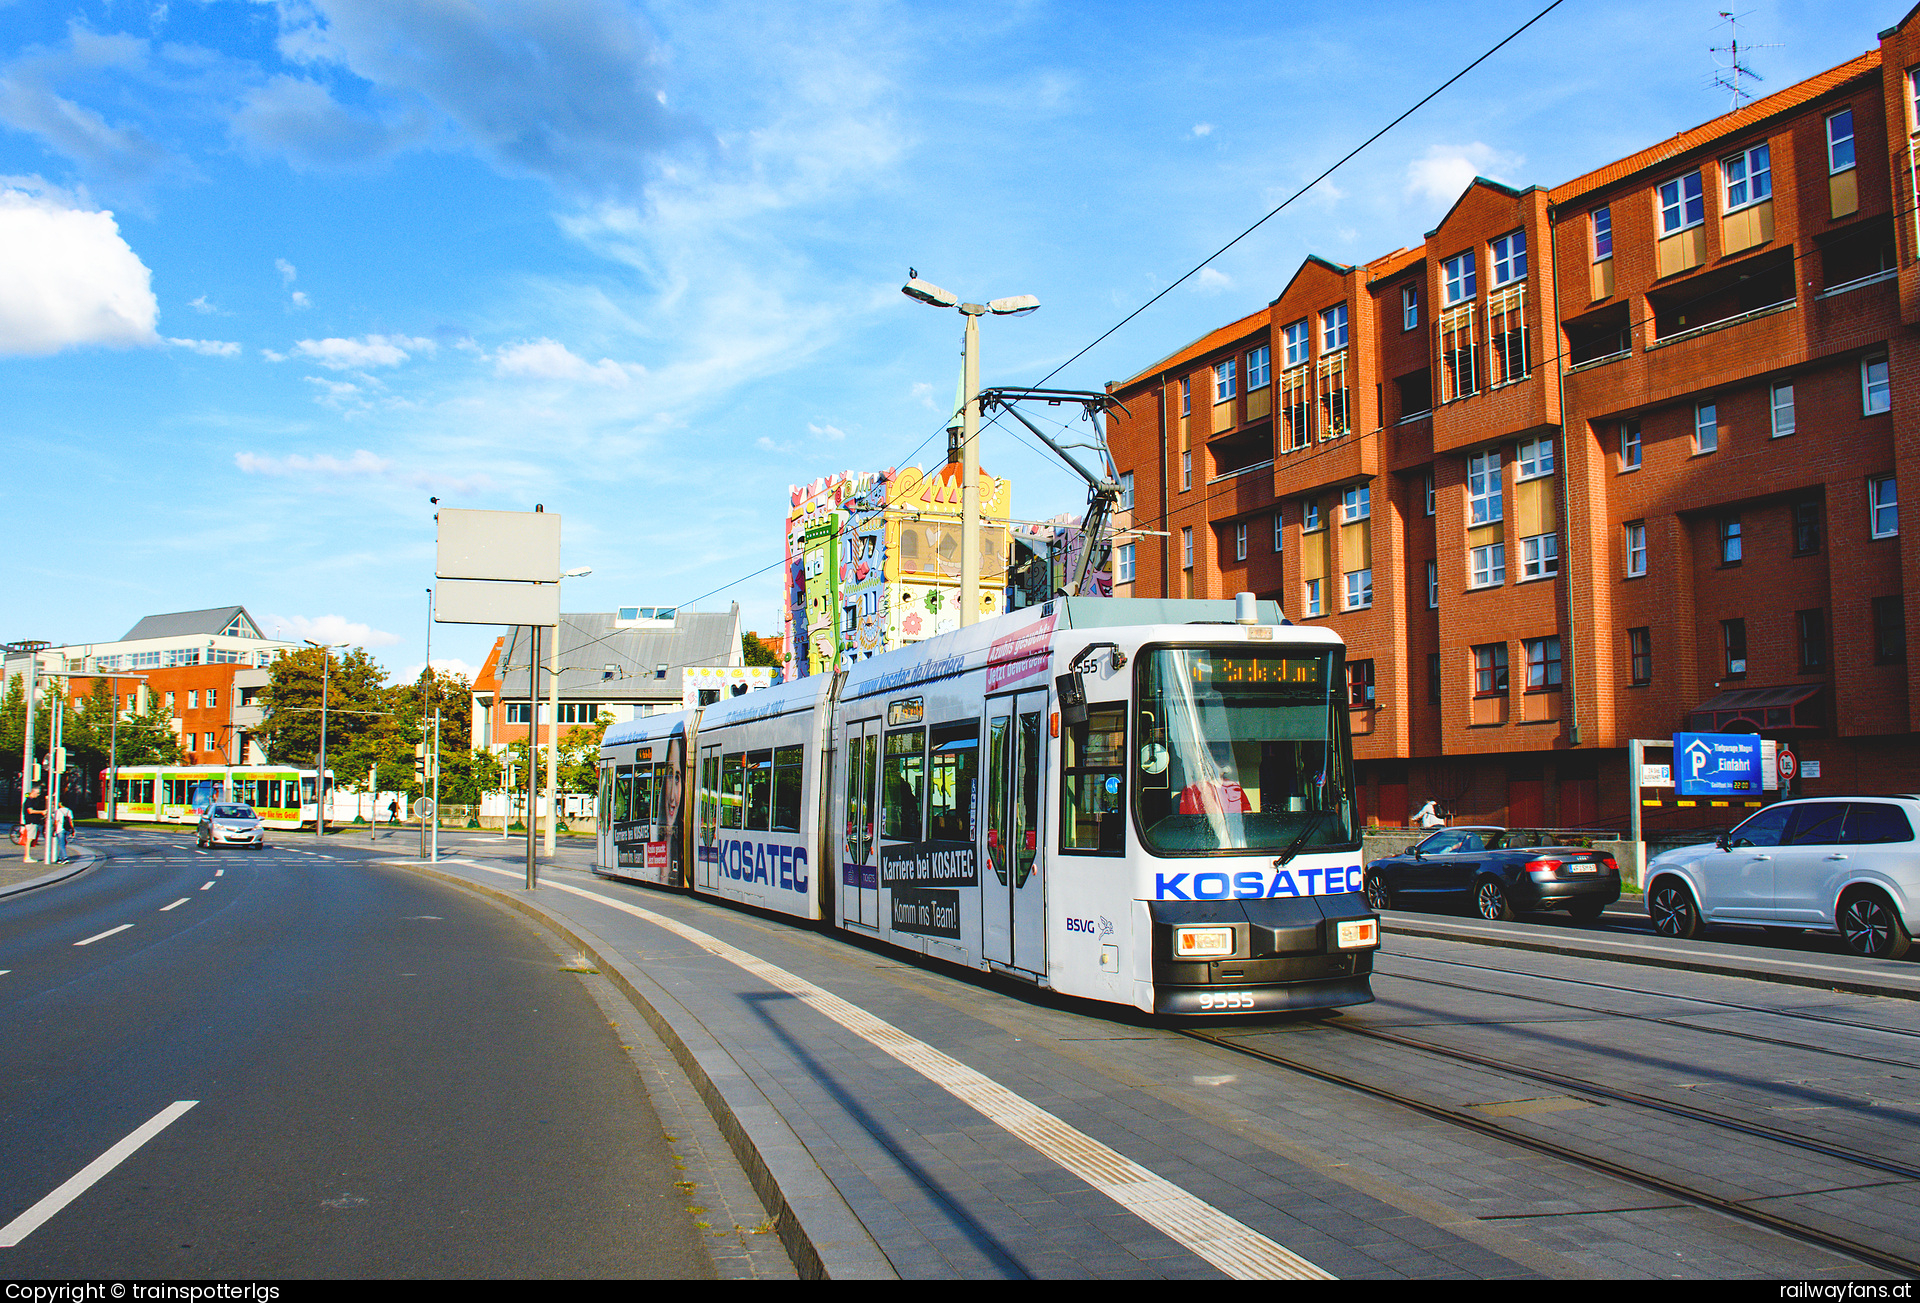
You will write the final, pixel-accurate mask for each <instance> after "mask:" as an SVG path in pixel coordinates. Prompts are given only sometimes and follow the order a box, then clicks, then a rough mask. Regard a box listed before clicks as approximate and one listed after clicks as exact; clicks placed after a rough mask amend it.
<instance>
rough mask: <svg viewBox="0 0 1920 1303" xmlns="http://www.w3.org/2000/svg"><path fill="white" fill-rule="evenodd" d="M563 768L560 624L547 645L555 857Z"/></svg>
mask: <svg viewBox="0 0 1920 1303" xmlns="http://www.w3.org/2000/svg"><path fill="white" fill-rule="evenodd" d="M559 769H560V626H559V625H557V624H556V625H554V626H553V637H552V638H551V639H549V640H548V646H547V836H546V849H547V858H548V859H552V858H553V849H554V838H555V837H556V836H557V835H558V831H559V827H560V817H559V809H558V807H557V806H556V805H555V804H554V802H555V801H557V800H558V799H559V797H558V793H557V788H558V781H557V780H558V775H559Z"/></svg>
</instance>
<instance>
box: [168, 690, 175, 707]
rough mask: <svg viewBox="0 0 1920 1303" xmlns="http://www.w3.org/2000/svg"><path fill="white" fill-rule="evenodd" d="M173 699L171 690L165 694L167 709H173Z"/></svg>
mask: <svg viewBox="0 0 1920 1303" xmlns="http://www.w3.org/2000/svg"><path fill="white" fill-rule="evenodd" d="M174 700H175V698H174V695H173V693H171V692H169V693H168V694H167V709H168V710H172V709H173V703H174Z"/></svg>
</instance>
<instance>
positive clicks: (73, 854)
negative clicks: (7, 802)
mask: <svg viewBox="0 0 1920 1303" xmlns="http://www.w3.org/2000/svg"><path fill="white" fill-rule="evenodd" d="M5 849H7V850H9V851H12V852H15V853H14V854H10V855H7V856H5V857H4V858H0V897H5V896H11V895H13V894H15V893H16V892H21V891H31V890H33V889H34V888H35V887H45V886H51V885H52V884H53V883H56V882H63V881H65V880H66V879H68V878H71V877H73V876H74V875H75V874H76V873H84V872H86V871H87V870H88V869H90V868H92V867H93V866H94V862H95V861H96V860H98V859H99V856H98V855H97V854H95V853H94V852H93V851H91V850H88V849H86V848H85V847H83V846H81V845H80V841H79V838H78V837H77V836H75V837H69V838H67V858H66V860H65V861H64V862H63V863H60V864H42V863H40V860H39V855H40V848H39V847H38V846H36V847H34V848H33V853H34V860H33V862H32V863H30V864H23V863H21V861H20V857H19V854H18V851H19V849H20V848H19V847H17V846H15V845H14V844H13V843H12V842H7V843H5Z"/></svg>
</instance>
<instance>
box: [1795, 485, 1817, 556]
mask: <svg viewBox="0 0 1920 1303" xmlns="http://www.w3.org/2000/svg"><path fill="white" fill-rule="evenodd" d="M1819 550H1820V504H1819V503H1818V502H1817V501H1815V500H1813V499H1811V498H1809V499H1807V500H1806V501H1805V502H1796V503H1794V504H1793V554H1794V555H1795V556H1812V555H1813V554H1814V553H1815V552H1818V551H1819Z"/></svg>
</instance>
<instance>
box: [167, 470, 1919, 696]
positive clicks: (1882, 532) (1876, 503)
mask: <svg viewBox="0 0 1920 1303" xmlns="http://www.w3.org/2000/svg"><path fill="white" fill-rule="evenodd" d="M1867 518H1868V520H1869V521H1870V522H1871V523H1872V526H1873V536H1874V537H1875V538H1892V537H1893V536H1894V535H1895V534H1898V533H1899V532H1900V498H1899V495H1898V493H1897V491H1896V490H1895V488H1894V482H1893V476H1891V475H1876V476H1874V477H1873V478H1872V479H1870V480H1868V481H1867ZM167 695H168V696H169V697H171V696H172V695H173V694H172V693H171V692H169V693H168V694H167ZM167 704H168V705H172V704H173V703H172V702H171V701H169V702H168V703H167Z"/></svg>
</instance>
